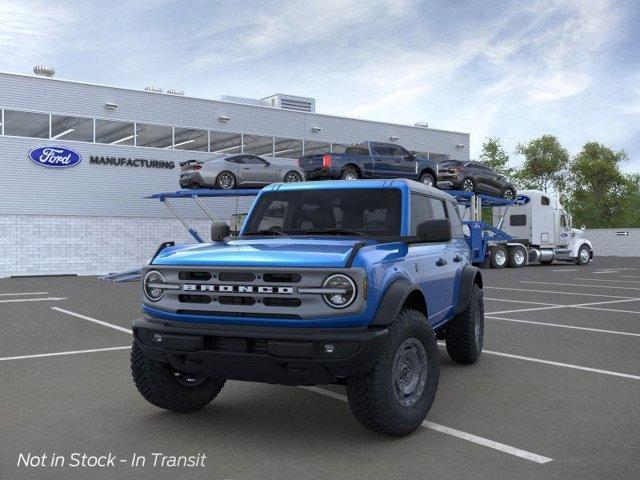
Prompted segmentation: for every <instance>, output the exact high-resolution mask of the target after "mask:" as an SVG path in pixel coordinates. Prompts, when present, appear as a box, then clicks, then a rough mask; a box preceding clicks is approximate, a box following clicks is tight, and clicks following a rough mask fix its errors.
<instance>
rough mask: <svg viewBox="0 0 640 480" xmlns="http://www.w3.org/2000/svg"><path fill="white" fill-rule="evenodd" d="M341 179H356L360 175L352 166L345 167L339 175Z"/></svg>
mask: <svg viewBox="0 0 640 480" xmlns="http://www.w3.org/2000/svg"><path fill="white" fill-rule="evenodd" d="M340 178H342V179H343V180H358V178H360V176H359V175H358V172H357V171H356V170H355V169H354V168H353V167H347V168H345V169H344V170H342V175H341V176H340Z"/></svg>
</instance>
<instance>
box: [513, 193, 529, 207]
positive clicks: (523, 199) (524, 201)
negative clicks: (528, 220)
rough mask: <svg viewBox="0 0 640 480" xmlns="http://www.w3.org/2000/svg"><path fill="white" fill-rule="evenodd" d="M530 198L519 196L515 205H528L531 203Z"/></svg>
mask: <svg viewBox="0 0 640 480" xmlns="http://www.w3.org/2000/svg"><path fill="white" fill-rule="evenodd" d="M529 200H530V198H529V197H527V196H526V195H518V196H517V197H516V199H515V204H516V205H526V204H527V203H529Z"/></svg>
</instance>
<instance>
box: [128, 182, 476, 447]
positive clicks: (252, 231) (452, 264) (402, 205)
mask: <svg viewBox="0 0 640 480" xmlns="http://www.w3.org/2000/svg"><path fill="white" fill-rule="evenodd" d="M211 230H212V231H211V233H212V240H213V243H206V244H195V245H181V246H174V245H169V246H166V244H163V246H161V248H160V249H159V251H158V252H157V253H156V255H154V257H153V258H152V259H151V260H150V262H149V264H148V265H147V266H146V267H145V268H144V269H143V271H142V284H141V290H142V292H141V296H142V309H143V312H144V316H143V317H142V318H139V319H136V320H135V321H134V322H133V333H134V343H133V349H132V354H131V369H132V374H133V379H134V382H135V384H136V386H137V388H138V390H139V392H140V393H141V394H142V396H143V397H144V398H145V399H146V400H148V401H149V402H150V403H152V404H153V405H156V406H158V407H160V408H164V409H167V410H171V411H175V412H193V411H196V410H199V409H201V408H203V407H205V406H206V405H207V404H208V403H209V402H211V401H212V400H213V399H214V398H215V397H216V396H217V395H218V393H219V392H220V390H221V389H222V387H223V386H224V383H225V381H226V380H227V379H233V380H247V381H259V382H268V383H276V384H284V385H316V384H330V383H339V384H345V385H346V390H347V396H348V400H349V406H350V408H351V410H352V412H353V414H354V415H355V417H356V418H357V419H358V421H360V423H361V424H363V425H364V426H366V427H368V428H371V429H373V430H375V431H378V432H382V433H386V434H390V435H406V434H408V433H410V432H412V431H413V430H415V429H416V428H417V427H418V426H419V425H420V424H421V423H422V422H423V420H424V418H425V417H426V415H427V413H428V411H429V409H430V408H431V404H432V402H433V400H434V397H435V394H436V390H437V386H438V376H439V366H438V347H437V343H436V338H439V339H442V340H445V342H446V347H447V351H448V353H449V355H450V356H451V358H452V359H453V360H454V361H457V362H460V363H473V362H475V361H477V360H478V358H479V356H480V353H481V351H482V344H483V336H484V309H483V296H482V277H481V274H480V271H479V270H478V269H477V268H476V267H474V266H472V265H471V264H470V260H469V247H468V246H467V243H466V241H465V239H464V236H463V233H462V223H461V219H460V216H459V214H458V206H457V202H456V200H455V199H454V198H453V197H452V196H450V195H448V194H446V193H444V192H441V191H439V190H437V189H435V188H432V187H427V186H425V185H423V184H420V183H418V182H414V181H411V180H356V181H349V182H346V181H327V182H307V183H287V184H274V185H270V186H268V187H265V188H264V189H262V190H261V191H260V193H259V194H258V196H257V198H256V200H255V202H254V204H253V206H252V208H251V210H250V212H249V214H248V216H247V218H246V220H245V222H244V224H243V226H242V229H241V231H240V234H239V236H238V237H233V238H231V237H228V234H229V226H228V225H227V224H225V223H221V222H218V223H215V222H214V223H213V225H212V229H211Z"/></svg>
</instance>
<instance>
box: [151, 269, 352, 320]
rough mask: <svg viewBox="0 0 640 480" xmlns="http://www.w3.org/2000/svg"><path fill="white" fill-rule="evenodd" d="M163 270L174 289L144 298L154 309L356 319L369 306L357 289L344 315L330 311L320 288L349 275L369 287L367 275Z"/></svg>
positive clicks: (323, 271)
mask: <svg viewBox="0 0 640 480" xmlns="http://www.w3.org/2000/svg"><path fill="white" fill-rule="evenodd" d="M148 270H158V271H159V272H160V273H161V274H162V276H163V277H164V283H166V284H167V285H168V286H169V287H170V288H166V289H165V290H164V295H163V296H162V298H161V299H160V300H158V301H157V302H150V301H149V300H148V299H147V297H145V296H144V293H143V299H144V300H145V303H146V304H147V305H148V306H149V307H153V308H157V309H160V310H164V311H169V312H174V313H177V314H185V315H201V316H212V317H214V316H215V317H247V318H281V319H302V318H313V317H323V316H325V317H326V316H327V315H330V316H336V315H340V316H343V315H352V314H356V313H357V312H359V311H360V310H361V308H362V307H363V305H364V295H362V294H361V292H360V290H359V289H358V294H357V297H356V300H355V301H354V302H353V304H352V305H351V306H349V307H348V308H345V309H343V310H339V311H338V310H336V309H334V308H331V307H330V306H329V305H328V304H327V303H326V302H325V300H324V298H323V295H322V294H321V293H319V292H314V290H317V289H320V288H321V287H322V285H323V282H324V281H325V280H326V279H327V278H328V277H329V276H330V275H333V274H336V273H341V272H343V273H346V274H348V275H349V276H350V277H351V278H352V279H353V281H354V283H355V285H356V286H357V287H358V288H359V287H360V286H362V285H365V283H364V276H365V274H364V270H362V269H360V268H351V269H323V268H301V269H299V270H298V271H291V270H290V269H284V268H256V269H251V270H248V269H246V268H239V267H219V268H216V267H192V266H189V267H185V266H178V267H165V266H160V265H159V266H153V265H152V266H149V267H148V268H147V270H145V272H144V273H143V278H144V277H145V274H146V271H148Z"/></svg>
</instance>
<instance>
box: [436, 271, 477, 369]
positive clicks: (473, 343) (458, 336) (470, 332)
mask: <svg viewBox="0 0 640 480" xmlns="http://www.w3.org/2000/svg"><path fill="white" fill-rule="evenodd" d="M445 328H446V329H447V334H446V335H447V336H446V343H447V352H448V353H449V356H450V357H451V359H452V360H453V361H454V362H458V363H475V362H477V361H478V358H480V354H481V353H482V343H483V341H484V302H483V300H482V289H481V288H480V287H479V286H478V285H477V284H475V283H474V284H473V287H472V289H471V297H470V298H469V304H468V305H467V307H466V308H465V309H464V311H463V312H462V313H460V314H459V315H456V316H455V317H454V318H453V320H451V321H450V322H449V323H448V324H447V325H446V327H445Z"/></svg>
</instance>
